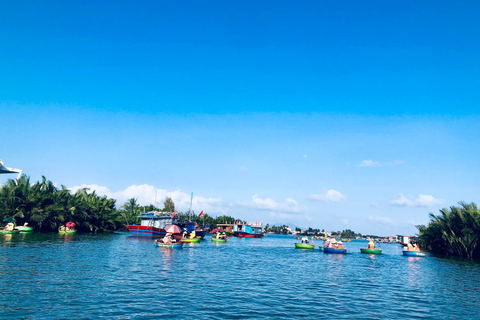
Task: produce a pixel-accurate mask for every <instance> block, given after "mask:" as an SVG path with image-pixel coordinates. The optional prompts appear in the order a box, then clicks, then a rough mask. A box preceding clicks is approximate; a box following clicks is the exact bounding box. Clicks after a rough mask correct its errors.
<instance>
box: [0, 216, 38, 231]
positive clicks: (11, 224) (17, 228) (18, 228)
mask: <svg viewBox="0 0 480 320" xmlns="http://www.w3.org/2000/svg"><path fill="white" fill-rule="evenodd" d="M3 222H6V223H7V225H6V226H5V227H3V228H1V229H0V234H2V233H3V234H18V233H30V232H33V228H32V227H29V226H28V223H25V224H24V225H23V226H17V225H15V223H16V220H15V219H13V218H6V219H4V220H3Z"/></svg>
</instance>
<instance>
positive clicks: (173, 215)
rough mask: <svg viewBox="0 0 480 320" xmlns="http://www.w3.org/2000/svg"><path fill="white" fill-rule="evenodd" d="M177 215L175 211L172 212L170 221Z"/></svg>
mask: <svg viewBox="0 0 480 320" xmlns="http://www.w3.org/2000/svg"><path fill="white" fill-rule="evenodd" d="M176 213H177V210H174V211H173V213H172V216H171V217H170V219H173V218H175V214H176Z"/></svg>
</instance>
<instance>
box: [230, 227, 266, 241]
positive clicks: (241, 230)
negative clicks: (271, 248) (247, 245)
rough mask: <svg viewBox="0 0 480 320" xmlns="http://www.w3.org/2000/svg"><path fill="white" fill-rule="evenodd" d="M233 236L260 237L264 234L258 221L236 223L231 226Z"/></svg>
mask: <svg viewBox="0 0 480 320" xmlns="http://www.w3.org/2000/svg"><path fill="white" fill-rule="evenodd" d="M233 236H234V237H239V238H262V237H263V236H264V234H263V228H262V225H261V224H260V223H253V224H245V223H237V224H235V225H234V226H233Z"/></svg>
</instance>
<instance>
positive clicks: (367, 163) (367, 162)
mask: <svg viewBox="0 0 480 320" xmlns="http://www.w3.org/2000/svg"><path fill="white" fill-rule="evenodd" d="M404 163H405V161H402V160H395V161H394V162H386V163H381V162H378V161H373V160H363V161H362V162H361V163H360V167H383V166H398V165H401V164H404Z"/></svg>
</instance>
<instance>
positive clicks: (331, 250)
mask: <svg viewBox="0 0 480 320" xmlns="http://www.w3.org/2000/svg"><path fill="white" fill-rule="evenodd" d="M323 253H336V254H345V253H347V249H338V248H323Z"/></svg>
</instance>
